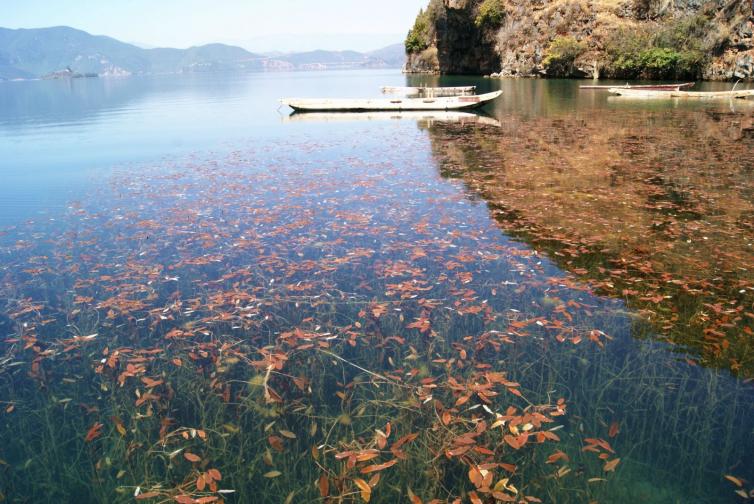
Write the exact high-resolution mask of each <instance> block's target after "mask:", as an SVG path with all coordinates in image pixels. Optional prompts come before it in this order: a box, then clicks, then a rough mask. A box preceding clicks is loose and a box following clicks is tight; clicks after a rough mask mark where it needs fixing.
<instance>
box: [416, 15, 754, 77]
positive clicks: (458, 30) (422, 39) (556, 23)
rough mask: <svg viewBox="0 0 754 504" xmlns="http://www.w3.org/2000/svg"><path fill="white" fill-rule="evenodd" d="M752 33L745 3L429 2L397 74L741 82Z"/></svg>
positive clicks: (750, 56)
mask: <svg viewBox="0 0 754 504" xmlns="http://www.w3.org/2000/svg"><path fill="white" fill-rule="evenodd" d="M753 31H754V15H753V14H752V10H751V5H750V2H749V1H748V0H709V1H706V2H705V1H703V0H430V2H429V5H428V7H427V9H426V10H423V11H422V12H420V14H419V16H418V17H417V19H416V22H415V24H414V27H413V28H412V30H411V31H410V32H409V34H408V36H407V38H406V50H407V52H408V53H409V58H408V62H407V65H406V70H407V71H410V72H439V73H459V74H491V73H500V74H501V75H502V76H526V77H532V76H551V77H592V76H601V77H612V78H620V79H624V78H625V79H631V78H654V79H676V78H690V79H691V78H693V79H697V78H704V79H710V80H725V79H748V80H751V79H752V78H754V40H752V32H753Z"/></svg>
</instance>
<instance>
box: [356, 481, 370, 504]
mask: <svg viewBox="0 0 754 504" xmlns="http://www.w3.org/2000/svg"><path fill="white" fill-rule="evenodd" d="M353 482H354V483H356V486H357V487H359V490H360V491H361V498H362V499H363V500H364V502H369V499H371V498H372V487H370V486H369V483H367V482H366V481H364V480H363V479H361V478H354V479H353Z"/></svg>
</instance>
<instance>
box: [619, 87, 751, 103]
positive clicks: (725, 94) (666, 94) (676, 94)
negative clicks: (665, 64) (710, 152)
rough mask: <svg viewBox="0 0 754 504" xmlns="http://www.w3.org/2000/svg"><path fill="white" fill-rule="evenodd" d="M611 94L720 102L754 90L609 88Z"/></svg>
mask: <svg viewBox="0 0 754 504" xmlns="http://www.w3.org/2000/svg"><path fill="white" fill-rule="evenodd" d="M608 91H609V92H610V93H612V94H616V95H618V96H624V97H626V98H653V99H656V98H664V99H668V98H673V99H676V98H679V99H697V100H721V99H731V98H746V97H749V96H754V89H741V90H739V91H656V90H648V89H632V88H620V87H617V88H610V89H609V90H608Z"/></svg>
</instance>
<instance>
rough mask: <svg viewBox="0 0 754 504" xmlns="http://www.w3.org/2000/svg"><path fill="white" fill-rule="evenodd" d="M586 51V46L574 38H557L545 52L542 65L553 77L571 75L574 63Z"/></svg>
mask: <svg viewBox="0 0 754 504" xmlns="http://www.w3.org/2000/svg"><path fill="white" fill-rule="evenodd" d="M585 50H586V46H585V45H584V44H583V43H581V42H579V41H578V40H576V39H575V38H573V37H556V38H555V40H553V41H552V42H551V43H550V46H549V47H548V48H547V51H545V59H544V61H543V62H542V63H543V64H544V66H545V68H547V71H548V73H550V74H551V75H570V74H571V72H572V71H573V63H574V61H576V58H578V57H579V56H580V55H581V54H582V53H583V52H584V51H585Z"/></svg>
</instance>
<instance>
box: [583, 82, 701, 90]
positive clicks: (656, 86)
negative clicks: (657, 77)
mask: <svg viewBox="0 0 754 504" xmlns="http://www.w3.org/2000/svg"><path fill="white" fill-rule="evenodd" d="M694 84H696V83H695V82H684V83H681V84H639V85H631V84H626V85H625V86H579V89H607V90H609V89H639V90H643V91H680V90H681V89H685V88H690V87H692V86H693V85H694Z"/></svg>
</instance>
